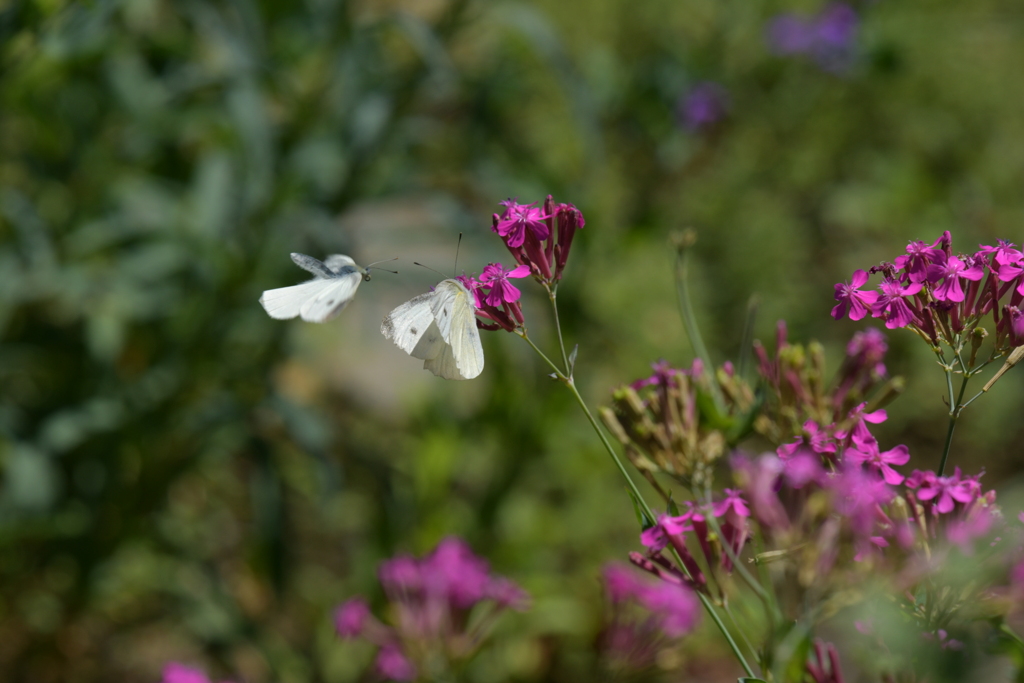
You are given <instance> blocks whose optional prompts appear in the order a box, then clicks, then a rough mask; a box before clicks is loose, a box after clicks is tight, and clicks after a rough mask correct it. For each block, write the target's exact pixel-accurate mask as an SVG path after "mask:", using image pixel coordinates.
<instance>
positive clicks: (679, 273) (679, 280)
mask: <svg viewBox="0 0 1024 683" xmlns="http://www.w3.org/2000/svg"><path fill="white" fill-rule="evenodd" d="M688 254H689V246H680V247H679V250H678V252H677V254H676V272H675V275H676V297H677V298H678V300H679V314H680V316H681V317H682V319H683V327H684V328H685V329H686V336H688V337H689V338H690V345H691V346H693V351H694V353H695V354H697V357H698V358H700V359H701V362H703V363H704V368H705V370H706V371H707V372H709V373H710V376H711V380H712V381H711V382H710V383H709V386H708V388H709V389H710V391H711V398H713V399H714V401H715V407H716V408H718V412H719V413H724V412H725V399H724V398H723V397H722V390H721V389H719V387H718V382H716V381H714V379H715V366H714V364H713V363H712V362H711V354H710V353H708V347H706V346H705V345H704V338H703V337H702V336H701V334H700V326H699V325H697V316H696V315H695V314H694V312H693V305H692V304H691V303H690V290H689V285H688V283H687V273H688V270H689V258H688Z"/></svg>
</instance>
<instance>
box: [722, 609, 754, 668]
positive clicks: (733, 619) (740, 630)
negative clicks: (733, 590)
mask: <svg viewBox="0 0 1024 683" xmlns="http://www.w3.org/2000/svg"><path fill="white" fill-rule="evenodd" d="M722 610H723V611H724V612H725V613H726V615H728V617H729V621H731V622H732V625H733V627H734V628H735V629H736V632H737V633H739V634H740V638H742V639H743V644H744V645H746V646H747V649H748V650H750V656H751V657H754V658H755V659H756V658H757V648H755V647H754V644H753V643H751V642H750V638H748V637H747V634H746V632H745V631H744V630H743V627H742V626H740V622H739V620H738V619H736V615H734V614H733V613H732V610H731V609H729V603H727V602H723V603H722Z"/></svg>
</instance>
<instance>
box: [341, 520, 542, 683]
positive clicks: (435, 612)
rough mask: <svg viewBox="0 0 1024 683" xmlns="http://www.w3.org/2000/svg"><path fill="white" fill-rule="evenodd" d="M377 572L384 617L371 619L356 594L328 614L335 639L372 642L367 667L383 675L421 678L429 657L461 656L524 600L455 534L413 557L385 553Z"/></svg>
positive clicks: (426, 672) (427, 672) (426, 673)
mask: <svg viewBox="0 0 1024 683" xmlns="http://www.w3.org/2000/svg"><path fill="white" fill-rule="evenodd" d="M378 574H379V578H380V583H381V586H382V587H383V589H384V594H385V595H386V596H387V600H388V609H387V613H388V614H389V615H391V617H392V623H391V624H386V623H384V622H382V621H379V620H378V619H376V618H375V617H374V616H373V614H372V612H371V610H370V606H369V604H368V603H367V602H366V600H365V599H363V598H359V597H357V598H353V599H351V600H349V601H347V602H345V603H343V604H341V605H339V606H338V607H337V609H336V610H335V614H334V619H335V627H336V629H337V632H338V635H340V636H341V637H343V638H348V639H355V638H362V639H364V640H366V641H368V642H370V643H372V644H374V645H376V646H377V648H378V651H377V658H376V663H375V669H376V672H377V674H378V675H379V676H381V677H382V678H384V679H386V680H393V681H410V680H414V679H416V678H417V677H422V676H426V677H428V678H429V677H430V676H431V675H432V672H431V671H430V670H429V662H430V661H435V660H437V658H438V657H441V658H443V659H447V660H452V661H458V660H461V659H465V658H468V657H469V656H470V655H471V654H472V653H473V652H474V651H475V649H476V648H477V647H478V646H479V644H480V641H481V640H482V639H483V638H484V636H486V631H487V628H488V626H489V625H490V624H491V623H492V622H493V620H494V619H495V617H497V616H498V614H500V613H501V612H502V611H504V610H505V609H514V610H523V609H526V607H527V605H528V603H529V598H528V596H527V595H526V593H525V592H524V591H523V590H522V589H521V588H519V586H517V585H516V584H515V583H513V582H512V581H510V580H509V579H506V578H504V577H502V576H498V575H495V574H492V573H491V571H490V568H489V567H488V564H487V562H486V561H485V560H483V559H482V558H480V557H477V556H476V555H474V554H473V551H472V550H471V549H470V548H469V546H468V545H466V543H465V542H464V541H462V540H460V539H458V538H447V539H444V540H443V541H441V542H440V543H439V544H438V546H437V547H436V548H435V549H434V551H433V552H431V553H430V554H429V555H427V556H426V557H423V558H420V559H417V558H414V557H412V556H410V555H398V556H396V557H393V558H392V559H390V560H387V561H385V562H383V563H382V564H381V566H380V568H379V571H378ZM471 614H472V618H470V616H471ZM425 653H427V654H425Z"/></svg>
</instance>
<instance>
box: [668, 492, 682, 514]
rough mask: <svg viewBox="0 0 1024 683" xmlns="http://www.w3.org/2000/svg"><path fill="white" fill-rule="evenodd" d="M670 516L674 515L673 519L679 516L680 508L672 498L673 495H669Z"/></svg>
mask: <svg viewBox="0 0 1024 683" xmlns="http://www.w3.org/2000/svg"><path fill="white" fill-rule="evenodd" d="M668 514H670V515H672V516H673V517H678V516H679V506H678V505H676V500H675V498H673V497H672V494H671V493H669V495H668Z"/></svg>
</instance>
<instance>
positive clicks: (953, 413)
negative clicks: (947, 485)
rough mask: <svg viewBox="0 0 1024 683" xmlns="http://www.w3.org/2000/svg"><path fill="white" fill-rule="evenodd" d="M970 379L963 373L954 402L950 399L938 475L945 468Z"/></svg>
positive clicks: (940, 474)
mask: <svg viewBox="0 0 1024 683" xmlns="http://www.w3.org/2000/svg"><path fill="white" fill-rule="evenodd" d="M970 379H971V377H970V375H967V374H966V373H965V374H964V379H963V381H962V382H961V383H960V393H959V395H958V396H957V397H956V402H955V403H954V402H952V401H950V410H949V429H947V430H946V444H945V445H944V446H943V447H942V460H941V461H940V462H939V476H940V477H941V476H942V473H943V472H945V470H946V461H947V460H949V450H950V447H951V446H952V445H953V430H954V429H955V428H956V421H957V418H959V417H960V411H962V410H963V409H964V405H963V404H961V401H963V398H964V392H965V391H966V390H967V382H968V381H969V380H970ZM951 386H952V385H951ZM952 396H953V394H952V392H951V393H950V399H952Z"/></svg>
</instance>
